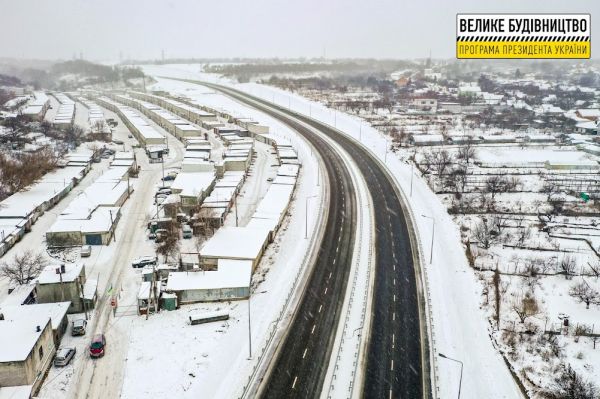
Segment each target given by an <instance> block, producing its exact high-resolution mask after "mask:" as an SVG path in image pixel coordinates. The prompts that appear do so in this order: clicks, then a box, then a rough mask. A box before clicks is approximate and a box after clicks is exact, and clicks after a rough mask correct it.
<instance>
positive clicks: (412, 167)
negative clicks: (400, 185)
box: [410, 162, 415, 197]
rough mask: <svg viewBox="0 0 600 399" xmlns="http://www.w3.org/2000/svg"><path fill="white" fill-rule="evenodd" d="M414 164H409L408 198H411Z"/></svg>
mask: <svg viewBox="0 0 600 399" xmlns="http://www.w3.org/2000/svg"><path fill="white" fill-rule="evenodd" d="M414 165H415V164H414V163H412V162H411V164H410V196H411V197H412V187H413V176H414V172H413V169H414V167H415V166H414Z"/></svg>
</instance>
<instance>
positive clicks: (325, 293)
mask: <svg viewBox="0 0 600 399" xmlns="http://www.w3.org/2000/svg"><path fill="white" fill-rule="evenodd" d="M323 295H327V287H325V292H324V293H323Z"/></svg>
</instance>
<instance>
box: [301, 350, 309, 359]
mask: <svg viewBox="0 0 600 399" xmlns="http://www.w3.org/2000/svg"><path fill="white" fill-rule="evenodd" d="M307 350H308V348H305V349H304V353H303V354H302V359H304V358H305V357H306V351H307Z"/></svg>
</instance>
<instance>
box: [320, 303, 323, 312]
mask: <svg viewBox="0 0 600 399" xmlns="http://www.w3.org/2000/svg"><path fill="white" fill-rule="evenodd" d="M321 309H323V305H319V313H321Z"/></svg>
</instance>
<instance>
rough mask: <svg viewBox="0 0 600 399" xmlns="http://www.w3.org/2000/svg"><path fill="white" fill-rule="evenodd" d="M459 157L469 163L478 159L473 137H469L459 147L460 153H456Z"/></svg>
mask: <svg viewBox="0 0 600 399" xmlns="http://www.w3.org/2000/svg"><path fill="white" fill-rule="evenodd" d="M456 156H457V157H458V159H462V160H463V161H465V162H466V163H467V165H468V164H469V162H471V161H474V160H475V159H477V150H476V148H475V146H474V143H473V139H472V138H471V137H469V138H468V139H467V141H466V142H465V143H464V144H463V145H461V146H460V147H459V148H458V153H457V155H456Z"/></svg>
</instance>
